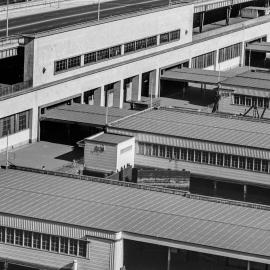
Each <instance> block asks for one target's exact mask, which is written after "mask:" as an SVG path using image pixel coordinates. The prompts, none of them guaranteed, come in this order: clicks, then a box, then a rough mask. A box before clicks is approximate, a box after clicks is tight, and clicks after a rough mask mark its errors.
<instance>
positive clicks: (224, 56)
mask: <svg viewBox="0 0 270 270" xmlns="http://www.w3.org/2000/svg"><path fill="white" fill-rule="evenodd" d="M241 48H242V45H241V43H237V44H234V45H231V46H228V47H225V48H222V49H220V50H219V53H218V62H219V63H221V62H224V61H227V60H230V59H233V58H236V57H239V56H240V55H241Z"/></svg>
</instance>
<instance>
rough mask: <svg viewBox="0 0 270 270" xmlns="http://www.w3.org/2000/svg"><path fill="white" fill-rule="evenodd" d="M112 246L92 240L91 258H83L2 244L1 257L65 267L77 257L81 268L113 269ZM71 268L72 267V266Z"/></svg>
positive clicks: (0, 248) (89, 269)
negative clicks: (111, 263)
mask: <svg viewBox="0 0 270 270" xmlns="http://www.w3.org/2000/svg"><path fill="white" fill-rule="evenodd" d="M110 246H111V244H110V243H109V242H105V241H97V240H93V241H92V240H91V243H90V253H89V256H90V257H89V259H82V258H78V257H74V256H69V255H62V254H56V253H52V252H48V251H42V250H35V249H30V248H24V247H17V246H13V245H3V244H0V257H1V258H8V259H13V260H17V261H21V262H28V263H32V264H39V265H44V266H50V267H56V268H64V267H65V266H68V265H70V264H72V262H73V260H74V259H76V260H77V261H78V268H79V269H80V270H111V269H112V268H111V266H110V256H111V254H110V252H111V248H110ZM69 268H70V269H71V267H69Z"/></svg>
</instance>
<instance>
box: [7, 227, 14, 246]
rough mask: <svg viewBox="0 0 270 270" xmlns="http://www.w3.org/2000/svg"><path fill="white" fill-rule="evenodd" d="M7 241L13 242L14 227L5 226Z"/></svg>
mask: <svg viewBox="0 0 270 270" xmlns="http://www.w3.org/2000/svg"><path fill="white" fill-rule="evenodd" d="M7 243H9V244H14V229H11V228H7Z"/></svg>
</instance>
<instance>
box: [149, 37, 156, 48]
mask: <svg viewBox="0 0 270 270" xmlns="http://www.w3.org/2000/svg"><path fill="white" fill-rule="evenodd" d="M146 43H147V47H151V46H156V45H157V37H156V36H153V37H149V38H147V40H146Z"/></svg>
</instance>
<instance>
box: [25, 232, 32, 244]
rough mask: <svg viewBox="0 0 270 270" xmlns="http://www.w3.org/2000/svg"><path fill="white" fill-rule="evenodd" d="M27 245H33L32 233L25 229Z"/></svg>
mask: <svg viewBox="0 0 270 270" xmlns="http://www.w3.org/2000/svg"><path fill="white" fill-rule="evenodd" d="M23 245H24V246H25V247H32V233H31V232H28V231H25V232H24V243H23Z"/></svg>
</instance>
